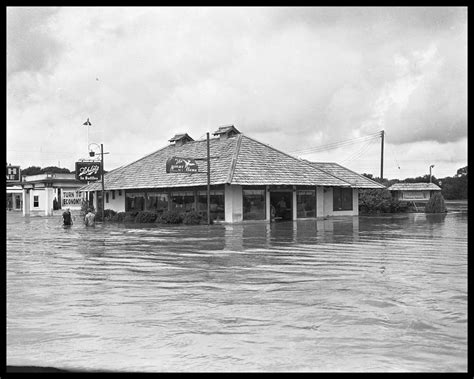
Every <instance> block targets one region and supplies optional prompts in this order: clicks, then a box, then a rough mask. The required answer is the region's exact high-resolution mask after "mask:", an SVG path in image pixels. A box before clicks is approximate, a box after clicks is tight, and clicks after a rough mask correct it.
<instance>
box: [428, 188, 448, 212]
mask: <svg viewBox="0 0 474 379" xmlns="http://www.w3.org/2000/svg"><path fill="white" fill-rule="evenodd" d="M445 212H447V209H446V205H445V204H444V197H443V195H441V194H440V193H439V192H436V193H435V194H434V195H433V196H431V198H430V199H429V200H428V202H427V203H426V206H425V213H445Z"/></svg>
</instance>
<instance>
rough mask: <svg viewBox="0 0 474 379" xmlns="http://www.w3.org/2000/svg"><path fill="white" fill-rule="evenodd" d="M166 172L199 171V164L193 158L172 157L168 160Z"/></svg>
mask: <svg viewBox="0 0 474 379" xmlns="http://www.w3.org/2000/svg"><path fill="white" fill-rule="evenodd" d="M166 172H167V173H176V172H184V173H192V172H198V165H197V163H196V160H195V159H192V158H179V157H172V158H169V159H168V160H167V161H166Z"/></svg>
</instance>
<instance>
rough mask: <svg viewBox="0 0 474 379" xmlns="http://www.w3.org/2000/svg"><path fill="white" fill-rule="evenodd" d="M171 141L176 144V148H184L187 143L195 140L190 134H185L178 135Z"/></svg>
mask: <svg viewBox="0 0 474 379" xmlns="http://www.w3.org/2000/svg"><path fill="white" fill-rule="evenodd" d="M169 141H170V142H174V144H175V146H182V145H184V144H185V143H187V142H191V141H194V140H193V139H192V138H191V137H190V136H189V135H188V133H184V134H176V135H175V136H174V137H173V138H171V139H170V140H169Z"/></svg>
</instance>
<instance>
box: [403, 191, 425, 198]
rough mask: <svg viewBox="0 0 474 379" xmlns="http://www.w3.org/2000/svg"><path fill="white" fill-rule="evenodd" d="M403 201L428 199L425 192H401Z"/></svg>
mask: <svg viewBox="0 0 474 379" xmlns="http://www.w3.org/2000/svg"><path fill="white" fill-rule="evenodd" d="M402 194H403V200H425V199H427V198H429V195H428V193H427V192H426V191H403V192H402Z"/></svg>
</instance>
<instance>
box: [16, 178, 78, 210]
mask: <svg viewBox="0 0 474 379" xmlns="http://www.w3.org/2000/svg"><path fill="white" fill-rule="evenodd" d="M82 186H83V183H81V182H80V181H78V180H76V177H75V174H39V175H30V176H25V177H23V178H22V181H21V187H22V192H23V194H22V195H23V214H24V215H25V216H27V215H30V214H38V215H40V214H44V215H46V216H50V215H52V214H53V211H54V210H59V209H65V208H70V209H71V210H76V211H78V210H80V209H81V205H82V200H83V198H84V194H83V193H82V192H80V191H79V189H80V187H82Z"/></svg>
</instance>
